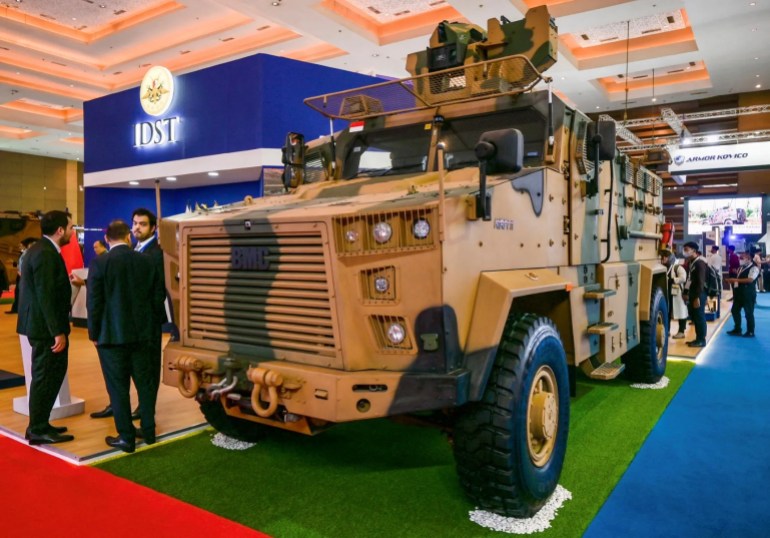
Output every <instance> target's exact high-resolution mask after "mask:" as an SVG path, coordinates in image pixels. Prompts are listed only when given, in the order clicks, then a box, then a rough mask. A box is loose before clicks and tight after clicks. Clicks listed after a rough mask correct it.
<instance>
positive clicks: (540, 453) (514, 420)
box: [454, 314, 569, 517]
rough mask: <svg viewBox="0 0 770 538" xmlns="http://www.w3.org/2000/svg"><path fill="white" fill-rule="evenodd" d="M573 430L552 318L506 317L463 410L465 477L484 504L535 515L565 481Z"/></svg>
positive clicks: (459, 427) (459, 442)
mask: <svg viewBox="0 0 770 538" xmlns="http://www.w3.org/2000/svg"><path fill="white" fill-rule="evenodd" d="M568 431H569V379H568V373H567V358H566V355H565V352H564V346H563V345H562V342H561V339H560V337H559V332H558V331H557V329H556V327H555V326H554V324H553V322H552V321H551V320H549V319H548V318H545V317H538V316H535V315H533V314H524V315H514V316H511V317H510V318H509V319H508V322H507V323H506V326H505V329H504V331H503V337H502V339H501V342H500V346H499V348H498V351H497V355H496V357H495V364H494V366H493V368H492V372H491V374H490V378H489V381H488V383H487V386H486V389H485V391H484V395H483V398H482V400H481V401H480V402H474V403H471V404H468V405H467V406H466V407H465V408H463V409H462V410H461V411H460V415H459V417H458V419H457V421H456V423H455V429H454V454H455V460H456V462H457V472H458V474H459V477H460V483H461V485H462V487H463V489H464V490H465V492H466V493H467V494H468V496H469V497H470V498H471V499H472V500H473V501H474V502H475V503H476V504H477V506H479V507H480V508H482V509H484V510H488V511H491V512H495V513H498V514H501V515H504V516H509V517H511V516H512V517H531V516H532V515H534V514H535V513H537V511H538V510H540V508H541V507H542V506H543V505H544V504H545V503H546V501H547V500H548V498H549V497H550V496H551V494H552V493H553V491H554V489H556V486H557V484H558V482H559V476H560V475H561V470H562V466H563V464H564V455H565V453H566V450H567V435H568Z"/></svg>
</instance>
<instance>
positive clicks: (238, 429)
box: [200, 400, 266, 443]
mask: <svg viewBox="0 0 770 538" xmlns="http://www.w3.org/2000/svg"><path fill="white" fill-rule="evenodd" d="M200 406H201V413H203V416H204V417H206V421H207V422H208V423H209V424H210V425H211V426H212V427H213V428H214V429H215V430H217V431H218V432H220V433H223V434H225V435H226V436H228V437H232V438H233V439H237V440H239V441H245V442H247V443H256V442H257V441H260V440H261V439H263V438H264V437H265V430H266V427H265V426H262V425H261V424H257V423H255V422H251V421H249V420H242V419H239V418H235V417H231V416H230V415H228V414H227V412H225V409H224V408H223V407H222V404H221V403H220V402H219V400H215V401H213V402H201V404H200Z"/></svg>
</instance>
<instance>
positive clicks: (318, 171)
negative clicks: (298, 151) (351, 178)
mask: <svg viewBox="0 0 770 538" xmlns="http://www.w3.org/2000/svg"><path fill="white" fill-rule="evenodd" d="M327 179H328V177H327V174H326V163H325V162H324V159H323V156H322V155H321V153H320V152H319V153H310V154H308V156H307V158H306V159H305V183H317V182H319V181H326V180H327Z"/></svg>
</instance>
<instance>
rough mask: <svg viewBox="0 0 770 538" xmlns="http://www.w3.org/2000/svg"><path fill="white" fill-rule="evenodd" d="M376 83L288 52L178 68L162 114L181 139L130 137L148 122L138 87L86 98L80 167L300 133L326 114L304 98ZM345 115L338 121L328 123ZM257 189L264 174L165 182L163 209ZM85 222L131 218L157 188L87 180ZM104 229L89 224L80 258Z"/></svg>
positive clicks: (275, 140) (319, 130)
mask: <svg viewBox="0 0 770 538" xmlns="http://www.w3.org/2000/svg"><path fill="white" fill-rule="evenodd" d="M378 82H382V79H379V78H376V77H371V76H367V75H360V74H358V73H351V72H348V71H343V70H340V69H334V68H331V67H324V66H321V65H315V64H310V63H305V62H300V61H296V60H290V59H287V58H279V57H276V56H270V55H266V54H256V55H254V56H249V57H246V58H241V59H239V60H234V61H232V62H228V63H225V64H221V65H217V66H213V67H208V68H205V69H201V70H199V71H195V72H191V73H187V74H184V75H180V76H175V77H174V86H175V97H174V100H173V102H172V104H171V107H170V108H169V110H168V111H167V112H166V113H164V114H163V116H162V118H170V117H178V118H179V135H178V140H177V141H176V142H173V143H166V144H160V145H158V146H157V147H152V146H142V147H135V146H134V140H133V137H134V126H135V124H137V123H140V122H152V121H155V120H156V118H154V117H152V116H149V115H147V114H146V113H145V112H144V111H143V109H142V107H141V103H140V99H139V88H138V87H137V88H132V89H129V90H125V91H121V92H117V93H114V94H111V95H108V96H105V97H101V98H99V99H94V100H92V101H88V102H86V103H85V104H84V130H85V163H84V168H85V173H86V183H87V182H88V177H87V175H88V174H89V173H95V172H106V171H109V170H115V169H120V168H124V169H125V168H130V167H134V166H141V165H152V164H156V163H163V162H168V161H177V160H183V159H190V158H195V157H206V156H213V155H220V154H227V153H234V152H240V151H248V150H254V149H261V148H273V149H275V148H280V147H282V146H283V144H284V141H285V137H286V134H287V133H288V132H289V131H297V132H301V133H303V134H304V135H305V137H306V140H312V139H314V138H317V137H319V136H321V135H325V134H328V133H329V130H330V126H329V120H328V119H327V118H325V117H324V116H322V115H321V114H319V113H318V112H316V111H315V110H313V109H311V108H310V107H308V106H307V105H305V104H304V102H303V101H304V99H306V98H307V97H312V96H315V95H320V94H324V93H331V92H336V91H341V90H345V89H350V88H355V87H358V86H365V85H369V84H375V83H378ZM346 125H347V122H341V121H335V123H334V130H335V131H336V130H339V129H342V128H344V127H345V126H346ZM246 195H252V196H254V197H257V196H261V195H262V183H261V178H254V180H253V181H248V182H245V183H233V184H222V185H217V184H216V180H215V179H212V184H211V185H208V186H205V187H192V188H181V189H162V190H161V214H162V215H164V216H170V215H174V214H179V213H182V212H184V211H185V208H186V206H187V204H188V203H189V204H190V205H191V206H194V205H195V203H196V202H197V203H202V204H203V203H205V204H207V205H211V204H213V203H214V201H216V202H218V203H219V204H226V203H231V202H235V201H239V200H243V198H244V197H245V196H246ZM84 205H85V222H84V226H85V227H86V228H87V229H89V230H94V229H96V230H103V229H104V228H105V227H106V226H107V224H109V222H110V221H111V220H113V219H116V218H121V219H124V220H126V222H129V223H130V220H131V213H132V212H133V210H134V209H136V208H138V207H146V208H148V209H150V210H151V211H153V212H155V210H156V209H155V190H154V189H143V188H114V187H109V186H104V187H100V186H93V187H86V189H85V204H84ZM103 235H104V234H103V232H100V231H86V233H85V238H84V241H85V254H86V262H88V260H89V259H90V258H91V257H93V249H92V248H91V246H92V245H93V242H94V241H95V240H96V239H101V238H102V237H103Z"/></svg>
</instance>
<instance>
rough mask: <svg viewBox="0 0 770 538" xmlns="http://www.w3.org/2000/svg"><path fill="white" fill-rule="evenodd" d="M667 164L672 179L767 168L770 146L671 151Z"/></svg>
mask: <svg viewBox="0 0 770 538" xmlns="http://www.w3.org/2000/svg"><path fill="white" fill-rule="evenodd" d="M671 161H672V162H671V163H670V164H669V165H668V171H669V172H670V173H671V174H672V175H674V174H676V175H681V174H693V173H696V172H711V171H728V170H756V169H760V168H770V142H751V143H749V144H730V145H722V146H702V147H695V148H681V147H680V148H677V149H676V150H672V151H671Z"/></svg>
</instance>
